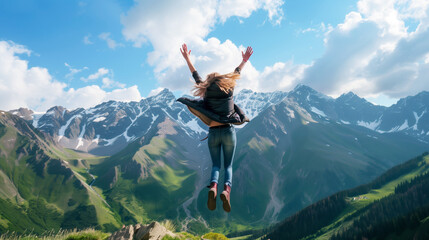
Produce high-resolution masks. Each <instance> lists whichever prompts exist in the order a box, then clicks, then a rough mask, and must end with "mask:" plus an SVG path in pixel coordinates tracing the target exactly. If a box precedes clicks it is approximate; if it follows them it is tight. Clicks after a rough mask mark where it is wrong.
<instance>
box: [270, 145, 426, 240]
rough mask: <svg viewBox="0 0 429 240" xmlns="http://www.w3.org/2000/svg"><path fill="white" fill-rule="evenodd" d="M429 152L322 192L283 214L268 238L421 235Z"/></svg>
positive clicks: (360, 237) (424, 216) (417, 236)
mask: <svg viewBox="0 0 429 240" xmlns="http://www.w3.org/2000/svg"><path fill="white" fill-rule="evenodd" d="M428 190H429V155H428V154H427V153H426V154H423V155H422V156H420V157H417V158H414V159H412V160H409V161H407V162H405V163H403V164H401V165H398V166H396V167H394V168H392V169H390V170H389V171H387V172H386V173H384V174H383V175H381V176H380V177H378V178H377V179H375V180H374V181H372V182H371V183H369V184H366V185H362V186H359V187H357V188H354V189H350V190H346V191H342V192H339V193H337V194H334V195H332V196H330V197H328V198H325V199H323V200H321V201H319V202H317V203H315V204H313V205H311V206H308V207H307V208H305V209H303V210H301V211H300V212H298V213H297V214H295V215H293V216H291V217H289V218H287V219H286V220H284V221H283V222H282V223H280V224H279V225H278V226H277V227H275V228H274V230H272V232H271V233H270V234H268V235H267V236H266V238H269V239H362V238H370V239H386V238H389V239H394V238H396V239H426V238H425V237H427V236H428V234H429V232H428V229H429V228H427V226H428V223H429V222H427V219H429V218H428V217H429V194H428Z"/></svg>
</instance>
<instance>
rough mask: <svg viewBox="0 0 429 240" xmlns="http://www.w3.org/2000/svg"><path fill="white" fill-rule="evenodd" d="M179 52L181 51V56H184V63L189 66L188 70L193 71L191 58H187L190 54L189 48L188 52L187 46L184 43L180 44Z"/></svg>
mask: <svg viewBox="0 0 429 240" xmlns="http://www.w3.org/2000/svg"><path fill="white" fill-rule="evenodd" d="M180 52H181V53H182V55H183V58H185V60H186V63H187V64H188V67H189V70H190V71H191V73H193V72H195V71H196V69H195V67H194V65H193V64H192V62H191V59H189V55H190V54H191V50H189V52H188V47H187V46H186V44H185V43H184V44H183V45H182V48H181V49H180Z"/></svg>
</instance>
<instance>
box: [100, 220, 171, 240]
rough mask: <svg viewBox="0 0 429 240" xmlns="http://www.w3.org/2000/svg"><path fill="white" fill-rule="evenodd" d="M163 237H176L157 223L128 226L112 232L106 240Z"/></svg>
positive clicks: (142, 239)
mask: <svg viewBox="0 0 429 240" xmlns="http://www.w3.org/2000/svg"><path fill="white" fill-rule="evenodd" d="M165 235H170V236H171V237H176V235H175V234H174V233H172V232H171V231H169V230H167V229H166V228H165V227H164V226H162V225H161V224H160V223H158V222H152V223H151V224H147V225H142V224H136V225H130V226H127V227H123V228H122V229H120V230H119V231H116V232H114V233H113V234H112V235H111V236H110V237H109V239H108V240H161V239H162V238H163V237H164V236H165Z"/></svg>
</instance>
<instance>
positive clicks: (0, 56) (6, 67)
mask: <svg viewBox="0 0 429 240" xmlns="http://www.w3.org/2000/svg"><path fill="white" fill-rule="evenodd" d="M30 53H31V51H30V50H28V49H27V48H25V47H24V46H22V45H18V44H15V43H13V42H6V41H0V109H2V110H11V109H16V108H19V107H27V108H30V109H32V110H35V111H46V110H47V109H49V108H50V107H52V106H55V105H62V106H64V107H67V108H69V109H73V108H77V107H91V106H95V105H97V104H99V103H101V102H104V101H108V100H119V101H139V100H140V99H141V96H140V92H139V91H138V89H137V86H132V87H129V88H122V89H115V90H113V91H111V92H106V91H104V90H102V89H101V88H100V87H99V86H96V85H91V86H86V87H83V88H78V89H74V88H70V89H68V90H67V89H66V88H67V85H66V84H65V83H62V82H59V81H57V80H55V79H53V78H52V76H51V75H50V74H49V72H48V70H47V69H46V68H42V67H29V66H28V61H26V60H23V59H21V58H20V56H19V54H30Z"/></svg>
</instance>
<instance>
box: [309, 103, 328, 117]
mask: <svg viewBox="0 0 429 240" xmlns="http://www.w3.org/2000/svg"><path fill="white" fill-rule="evenodd" d="M310 110H311V111H312V112H314V113H315V114H317V115H319V116H321V117H327V116H326V114H325V113H324V112H323V111H322V110H319V109H317V108H316V107H313V106H311V108H310Z"/></svg>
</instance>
